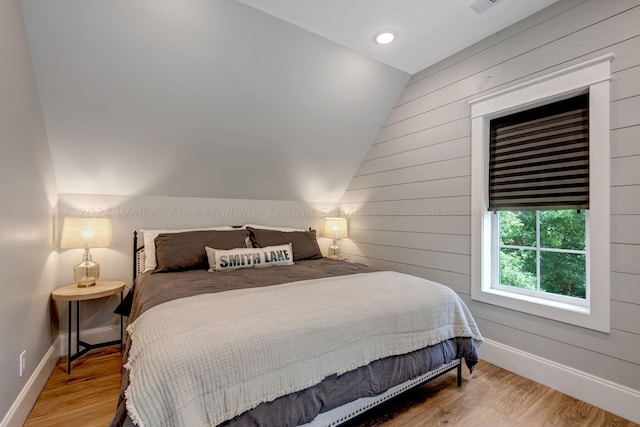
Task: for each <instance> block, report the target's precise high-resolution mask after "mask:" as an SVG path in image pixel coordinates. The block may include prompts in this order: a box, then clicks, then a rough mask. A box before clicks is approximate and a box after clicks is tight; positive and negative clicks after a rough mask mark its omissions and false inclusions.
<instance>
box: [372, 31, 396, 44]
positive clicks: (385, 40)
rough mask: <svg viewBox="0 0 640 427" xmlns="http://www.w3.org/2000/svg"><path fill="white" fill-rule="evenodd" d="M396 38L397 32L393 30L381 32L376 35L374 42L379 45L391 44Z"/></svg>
mask: <svg viewBox="0 0 640 427" xmlns="http://www.w3.org/2000/svg"><path fill="white" fill-rule="evenodd" d="M395 38H396V32H395V31H391V30H385V31H380V32H379V33H376V35H375V37H374V40H375V41H376V43H378V44H389V43H391V42H392V41H393V40H394V39H395Z"/></svg>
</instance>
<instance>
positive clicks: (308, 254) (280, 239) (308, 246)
mask: <svg viewBox="0 0 640 427" xmlns="http://www.w3.org/2000/svg"><path fill="white" fill-rule="evenodd" d="M247 230H249V236H250V237H251V243H252V244H253V246H254V247H256V248H264V247H265V246H273V245H283V244H286V243H291V246H292V248H293V256H294V258H293V260H294V261H301V260H303V259H319V258H322V252H321V251H320V246H318V240H317V239H316V232H315V230H311V231H278V230H265V229H259V228H252V227H247Z"/></svg>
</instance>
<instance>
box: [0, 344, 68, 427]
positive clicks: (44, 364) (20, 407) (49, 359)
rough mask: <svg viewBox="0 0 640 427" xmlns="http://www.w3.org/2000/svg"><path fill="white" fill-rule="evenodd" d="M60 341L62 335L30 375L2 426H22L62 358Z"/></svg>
mask: <svg viewBox="0 0 640 427" xmlns="http://www.w3.org/2000/svg"><path fill="white" fill-rule="evenodd" d="M59 341H60V337H58V338H57V339H56V341H54V343H53V344H52V345H51V347H49V350H47V352H46V353H45V355H44V357H43V358H42V360H40V363H38V366H36V369H35V370H34V371H33V374H32V375H31V377H29V380H28V381H27V383H26V384H25V385H24V387H23V388H22V391H20V394H19V395H18V397H17V398H16V400H15V401H14V402H13V404H12V405H11V407H10V408H9V411H8V412H7V414H6V415H5V417H4V418H3V419H2V421H1V422H0V427H14V426H15V427H20V426H22V425H24V423H25V421H26V420H27V417H28V416H29V413H30V412H31V409H32V408H33V405H35V403H36V401H37V400H38V397H39V396H40V392H41V391H42V389H43V388H44V386H45V384H47V380H48V379H49V376H50V375H51V372H53V369H54V368H55V367H56V364H57V363H58V359H59V358H60V353H59V352H58V349H59V348H60V345H59V344H58V343H59Z"/></svg>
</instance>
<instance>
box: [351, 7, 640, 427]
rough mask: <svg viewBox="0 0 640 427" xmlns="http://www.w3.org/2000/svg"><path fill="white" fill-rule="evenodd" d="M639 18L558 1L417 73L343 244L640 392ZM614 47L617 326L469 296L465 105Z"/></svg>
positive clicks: (491, 328) (495, 332) (557, 359)
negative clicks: (583, 323) (595, 325)
mask: <svg viewBox="0 0 640 427" xmlns="http://www.w3.org/2000/svg"><path fill="white" fill-rule="evenodd" d="M639 22H640V1H638V0H616V1H607V2H605V1H600V0H589V1H585V0H561V1H560V2H558V3H556V4H555V5H553V6H551V7H549V8H547V9H545V10H543V11H541V12H540V13H538V14H536V15H534V16H532V17H530V18H527V19H525V20H523V21H521V22H520V23H518V24H515V25H514V26H512V27H509V28H507V29H505V30H504V31H501V32H500V33H497V34H495V35H494V36H492V37H489V38H487V39H485V40H484V41H482V42H480V43H478V44H476V45H474V46H471V47H470V48H468V49H466V50H464V51H462V52H460V53H458V54H456V55H454V56H452V57H450V58H448V59H446V60H444V61H442V62H441V63H439V64H436V65H435V66H433V67H431V68H428V69H426V70H424V71H422V72H420V73H418V74H416V75H415V76H413V77H412V78H411V81H410V83H409V84H408V85H407V87H406V88H405V91H404V93H403V94H402V95H401V96H400V99H399V101H398V103H397V104H396V106H395V108H394V109H393V112H392V113H391V115H390V117H389V118H388V120H387V123H386V125H385V126H384V127H383V129H382V130H381V132H380V134H379V135H378V137H377V139H376V141H375V142H374V144H373V145H372V146H371V148H370V149H369V152H368V154H367V155H366V157H365V159H364V161H363V162H362V164H361V165H360V168H359V170H358V172H357V173H356V174H355V176H354V177H353V179H352V181H351V184H350V185H349V188H348V189H347V191H346V192H345V194H344V196H343V197H342V201H341V209H342V210H344V211H345V212H347V213H349V214H351V219H350V229H351V231H350V238H351V242H345V243H344V244H343V248H344V249H345V251H346V252H348V253H349V254H351V256H352V257H353V258H354V259H357V260H361V261H363V262H365V263H367V264H371V265H373V266H375V267H380V268H388V269H393V270H399V271H403V272H408V273H412V274H416V275H419V276H423V277H426V278H429V279H432V280H436V281H439V282H442V283H444V284H447V285H449V286H451V287H452V288H453V289H455V290H456V291H457V292H458V293H459V294H460V295H461V296H462V298H463V299H464V300H465V302H467V303H468V305H469V307H470V309H471V310H472V312H473V314H474V316H475V318H476V319H477V321H478V324H479V326H480V328H481V330H482V332H483V334H484V335H485V336H486V337H487V338H489V339H491V340H493V341H494V342H497V343H500V344H502V345H506V346H509V347H510V348H514V349H517V351H519V352H525V353H528V354H532V355H535V357H538V358H544V359H545V360H549V361H551V362H553V363H556V364H561V365H563V366H567V367H570V368H572V369H574V370H577V371H581V372H584V373H586V374H588V375H591V376H593V377H594V378H601V379H604V380H606V381H610V382H612V383H615V384H619V385H622V386H625V387H628V388H629V389H631V390H636V399H637V396H638V395H639V393H640V352H638V349H639V348H640V322H638V319H640V267H639V266H640V263H639V262H638V261H639V260H640V232H639V231H638V230H640V25H638V23H639ZM611 52H612V53H613V54H614V55H615V59H614V61H613V63H612V77H613V79H612V95H611V134H610V135H611V171H612V177H611V201H612V217H611V224H612V230H611V236H612V237H611V255H612V256H611V275H610V277H611V301H610V304H611V327H612V330H611V333H610V334H606V333H600V332H595V331H592V330H587V329H583V328H579V327H575V326H571V325H568V324H564V323H559V322H556V321H552V320H548V319H543V318H538V317H535V316H531V315H527V314H524V313H520V312H515V311H511V310H508V309H503V308H499V307H496V306H492V305H489V304H483V303H479V302H475V301H471V299H470V289H471V276H470V274H471V269H470V267H471V257H470V248H471V243H470V225H471V215H473V214H474V213H473V212H471V211H470V196H471V176H470V175H471V168H470V156H471V151H470V144H471V141H470V129H471V128H470V118H469V117H470V107H469V105H468V101H469V100H470V99H473V98H477V97H479V96H481V95H485V94H489V93H492V92H494V91H497V90H500V89H503V88H505V87H509V86H511V85H514V84H517V83H520V82H523V81H527V80H529V79H532V78H535V77H537V76H541V75H544V74H548V73H550V72H553V71H555V70H558V69H562V68H565V67H567V66H569V65H572V64H575V63H579V62H583V61H585V60H587V59H589V58H594V57H597V56H601V55H604V54H606V53H611ZM602 398H603V397H602V396H601V399H602ZM605 400H606V398H605ZM601 402H603V400H601ZM635 408H637V406H636V407H635ZM636 414H637V411H636Z"/></svg>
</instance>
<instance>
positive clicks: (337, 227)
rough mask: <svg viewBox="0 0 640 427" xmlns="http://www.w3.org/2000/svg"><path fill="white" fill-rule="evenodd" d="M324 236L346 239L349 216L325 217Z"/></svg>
mask: <svg viewBox="0 0 640 427" xmlns="http://www.w3.org/2000/svg"><path fill="white" fill-rule="evenodd" d="M324 237H328V238H330V239H346V238H347V237H348V233H347V218H325V219H324Z"/></svg>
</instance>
